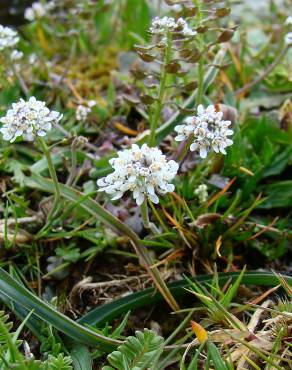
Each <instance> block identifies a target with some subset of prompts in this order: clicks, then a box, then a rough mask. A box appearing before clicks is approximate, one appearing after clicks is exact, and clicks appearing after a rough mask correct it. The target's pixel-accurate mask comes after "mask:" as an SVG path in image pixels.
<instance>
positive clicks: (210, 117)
mask: <svg viewBox="0 0 292 370" xmlns="http://www.w3.org/2000/svg"><path fill="white" fill-rule="evenodd" d="M222 118H223V113H222V112H216V109H215V107H214V105H209V106H208V107H207V108H206V109H205V108H204V107H203V106H202V105H199V107H198V111H197V116H193V117H188V118H186V120H185V123H184V124H183V125H178V126H176V127H175V131H176V132H177V133H178V135H177V136H176V138H175V140H176V141H184V140H187V139H189V138H190V137H192V138H193V143H192V144H191V146H190V150H191V151H195V150H199V153H200V156H201V157H202V158H206V157H207V154H208V152H209V151H210V150H211V149H213V150H214V151H215V152H216V153H219V152H220V153H222V154H226V151H225V148H226V147H227V146H229V145H232V144H233V141H232V140H230V139H229V138H228V136H231V135H233V131H232V130H230V128H229V126H230V125H231V121H224V120H223V119H222Z"/></svg>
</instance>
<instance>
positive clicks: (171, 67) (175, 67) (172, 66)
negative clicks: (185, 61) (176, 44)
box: [165, 60, 180, 74]
mask: <svg viewBox="0 0 292 370" xmlns="http://www.w3.org/2000/svg"><path fill="white" fill-rule="evenodd" d="M165 70H166V72H168V73H172V74H175V73H177V72H178V71H179V70H180V64H179V63H178V62H177V61H176V60H173V61H172V62H170V63H168V64H167V65H166V66H165Z"/></svg>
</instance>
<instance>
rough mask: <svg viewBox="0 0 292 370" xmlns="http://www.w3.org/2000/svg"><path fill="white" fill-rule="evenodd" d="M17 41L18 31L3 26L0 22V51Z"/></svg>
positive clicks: (10, 46)
mask: <svg viewBox="0 0 292 370" xmlns="http://www.w3.org/2000/svg"><path fill="white" fill-rule="evenodd" d="M18 42H19V37H18V33H17V32H16V31H14V30H13V29H12V28H10V27H4V26H2V25H1V24H0V51H1V50H4V49H6V48H12V47H13V46H15V45H16V44H17V43H18Z"/></svg>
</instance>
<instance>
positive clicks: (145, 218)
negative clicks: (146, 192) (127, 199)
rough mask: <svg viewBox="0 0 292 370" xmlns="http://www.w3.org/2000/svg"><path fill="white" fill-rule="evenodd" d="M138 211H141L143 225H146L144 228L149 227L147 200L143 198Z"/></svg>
mask: <svg viewBox="0 0 292 370" xmlns="http://www.w3.org/2000/svg"><path fill="white" fill-rule="evenodd" d="M140 212H141V217H142V222H143V226H144V227H146V229H150V222H149V215H148V205H147V200H144V202H143V203H142V204H141V206H140Z"/></svg>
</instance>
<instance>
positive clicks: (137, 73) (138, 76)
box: [130, 69, 148, 80]
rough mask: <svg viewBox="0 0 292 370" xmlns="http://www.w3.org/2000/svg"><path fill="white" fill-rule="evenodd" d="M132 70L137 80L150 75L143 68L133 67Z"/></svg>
mask: <svg viewBox="0 0 292 370" xmlns="http://www.w3.org/2000/svg"><path fill="white" fill-rule="evenodd" d="M130 72H131V73H132V75H133V76H134V77H135V78H136V79H137V80H143V79H144V78H146V77H147V76H148V74H147V73H146V72H144V71H142V70H141V69H131V70H130Z"/></svg>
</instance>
